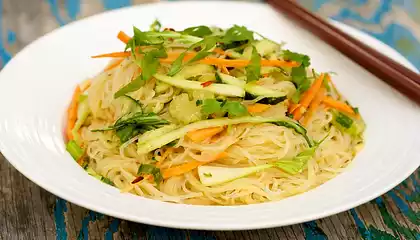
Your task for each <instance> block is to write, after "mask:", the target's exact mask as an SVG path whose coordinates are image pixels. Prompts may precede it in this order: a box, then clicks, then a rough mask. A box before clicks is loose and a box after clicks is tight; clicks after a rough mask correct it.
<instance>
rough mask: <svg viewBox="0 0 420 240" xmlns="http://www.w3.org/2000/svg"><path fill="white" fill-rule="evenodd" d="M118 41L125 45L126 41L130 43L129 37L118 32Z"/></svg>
mask: <svg viewBox="0 0 420 240" xmlns="http://www.w3.org/2000/svg"><path fill="white" fill-rule="evenodd" d="M117 37H118V39H120V41H121V42H123V43H125V44H127V43H128V41H130V39H131V37H130V36H128V35H127V34H126V33H125V32H123V31H120V32H119V33H118V35H117Z"/></svg>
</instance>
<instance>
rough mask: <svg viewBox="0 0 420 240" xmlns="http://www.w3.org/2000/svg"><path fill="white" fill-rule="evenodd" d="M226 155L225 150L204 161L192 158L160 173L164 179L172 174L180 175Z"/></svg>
mask: <svg viewBox="0 0 420 240" xmlns="http://www.w3.org/2000/svg"><path fill="white" fill-rule="evenodd" d="M227 156H228V154H227V153H226V152H220V153H218V154H216V155H215V156H214V157H212V158H211V159H209V160H208V161H205V162H201V161H197V160H193V161H190V162H188V163H184V164H181V165H178V166H175V167H172V168H168V169H165V170H163V172H162V175H163V178H164V179H168V178H170V177H173V176H179V175H182V174H184V173H187V172H190V171H192V170H194V169H196V168H197V167H199V166H201V165H204V164H207V163H211V162H214V161H217V160H219V159H222V158H225V157H227Z"/></svg>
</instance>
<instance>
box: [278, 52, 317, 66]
mask: <svg viewBox="0 0 420 240" xmlns="http://www.w3.org/2000/svg"><path fill="white" fill-rule="evenodd" d="M283 58H284V59H285V60H289V61H295V62H298V63H300V64H301V65H302V66H304V67H309V65H311V59H310V58H309V56H308V55H304V54H300V53H296V52H292V51H289V50H284V51H283Z"/></svg>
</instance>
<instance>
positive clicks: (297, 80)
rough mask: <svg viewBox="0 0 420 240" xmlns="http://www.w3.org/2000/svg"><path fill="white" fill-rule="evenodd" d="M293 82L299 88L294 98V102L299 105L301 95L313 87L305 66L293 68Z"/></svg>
mask: <svg viewBox="0 0 420 240" xmlns="http://www.w3.org/2000/svg"><path fill="white" fill-rule="evenodd" d="M291 77H292V82H293V83H294V84H295V85H296V86H297V90H296V92H295V94H294V95H293V96H292V102H293V103H298V102H299V100H300V97H301V94H302V93H303V92H304V91H306V90H308V89H309V88H310V87H311V80H309V79H308V77H307V76H306V69H305V67H304V66H303V65H301V66H299V67H295V68H292V73H291Z"/></svg>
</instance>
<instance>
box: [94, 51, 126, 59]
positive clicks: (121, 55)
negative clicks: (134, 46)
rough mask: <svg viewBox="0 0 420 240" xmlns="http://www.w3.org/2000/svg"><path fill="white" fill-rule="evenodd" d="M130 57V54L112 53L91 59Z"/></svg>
mask: <svg viewBox="0 0 420 240" xmlns="http://www.w3.org/2000/svg"><path fill="white" fill-rule="evenodd" d="M129 56H131V52H112V53H104V54H100V55H95V56H92V58H121V57H129Z"/></svg>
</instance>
